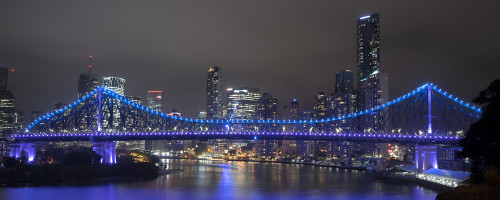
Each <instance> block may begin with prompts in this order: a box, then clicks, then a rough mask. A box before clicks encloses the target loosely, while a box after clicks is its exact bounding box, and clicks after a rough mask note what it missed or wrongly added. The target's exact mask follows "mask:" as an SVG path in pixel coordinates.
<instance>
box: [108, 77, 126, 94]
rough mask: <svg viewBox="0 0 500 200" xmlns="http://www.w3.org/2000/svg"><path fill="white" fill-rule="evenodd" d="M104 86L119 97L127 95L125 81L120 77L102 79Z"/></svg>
mask: <svg viewBox="0 0 500 200" xmlns="http://www.w3.org/2000/svg"><path fill="white" fill-rule="evenodd" d="M102 86H104V87H107V88H109V89H112V90H113V91H115V92H116V93H118V94H119V95H122V96H123V95H124V94H125V79H123V78H120V77H113V76H108V77H103V78H102Z"/></svg>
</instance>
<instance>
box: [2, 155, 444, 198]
mask: <svg viewBox="0 0 500 200" xmlns="http://www.w3.org/2000/svg"><path fill="white" fill-rule="evenodd" d="M164 164H165V168H167V169H170V170H173V172H172V173H171V174H168V175H162V176H159V177H158V178H157V179H154V180H147V181H125V182H124V181H121V182H113V183H100V184H96V183H92V184H90V185H89V183H80V184H71V185H58V186H33V187H17V188H14V187H6V188H0V198H1V199H26V200H34V199H36V200H59V199H61V200H62V199H64V200H66V199H68V200H89V199H112V200H127V199H168V200H171V199H176V200H184V199H185V200H193V199H269V200H280V199H283V200H285V199H287V200H288V199H297V200H299V199H300V200H302V199H362V200H368V199H384V200H387V199H434V198H435V197H436V195H437V193H438V192H441V191H438V190H436V189H433V188H428V187H422V186H419V185H418V184H415V183H411V182H392V181H386V180H377V179H376V178H375V177H373V176H370V175H368V174H366V173H365V172H362V171H357V170H347V169H337V168H328V167H317V166H310V165H298V164H279V163H254V162H223V161H207V160H179V159H172V160H170V159H168V160H164Z"/></svg>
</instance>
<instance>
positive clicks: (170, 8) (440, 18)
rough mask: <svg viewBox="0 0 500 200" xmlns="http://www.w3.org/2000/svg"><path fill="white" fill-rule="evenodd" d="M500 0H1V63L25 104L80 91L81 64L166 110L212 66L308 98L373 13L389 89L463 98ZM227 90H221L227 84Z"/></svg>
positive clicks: (195, 107)
mask: <svg viewBox="0 0 500 200" xmlns="http://www.w3.org/2000/svg"><path fill="white" fill-rule="evenodd" d="M499 7H500V3H498V1H489V2H488V1H480V3H479V2H476V1H422V0H419V1H412V2H410V1H373V0H369V1H338V2H337V1H335V2H334V1H331V0H327V1H290V0H285V1H274V0H273V1H269V0H263V1H234V0H229V1H206V0H200V1H172V2H167V1H135V0H134V1H124V0H120V1H106V2H102V1H66V0H62V1H45V0H44V1H31V2H25V1H1V2H0V65H5V66H14V67H15V72H14V73H11V74H10V77H9V88H10V89H11V90H12V91H13V93H14V95H15V96H16V99H17V107H18V108H20V109H22V110H23V111H24V114H25V118H26V119H27V120H29V118H30V115H31V111H32V110H42V111H44V112H49V111H52V109H53V104H54V103H55V102H64V103H70V102H73V101H74V100H76V97H77V81H78V75H79V74H80V73H84V72H86V71H87V70H88V56H90V55H92V56H93V58H94V59H93V66H94V68H93V72H94V73H96V74H97V75H98V76H99V81H100V80H101V77H102V76H118V77H123V78H125V79H126V84H125V94H126V95H133V96H142V97H143V98H144V97H145V95H146V92H147V90H163V91H165V100H166V104H165V106H166V107H165V110H166V111H170V110H172V109H173V108H175V109H177V110H178V111H180V112H182V113H183V115H186V116H189V117H195V114H196V113H197V112H199V111H203V110H204V109H205V94H206V78H207V70H208V67H209V66H212V65H213V66H215V65H217V66H220V67H221V68H222V72H223V79H224V89H225V88H228V87H233V88H238V87H243V86H248V87H256V88H259V89H260V90H261V92H269V93H271V94H272V95H273V96H275V97H277V98H278V99H279V100H280V104H281V105H282V106H283V105H285V104H289V103H290V101H291V100H292V99H293V98H297V100H298V101H299V102H300V103H301V104H302V105H304V106H305V107H306V108H307V107H310V106H312V99H313V95H314V94H315V93H317V92H319V91H324V92H325V93H327V94H329V93H332V92H333V90H334V80H335V72H337V71H340V70H344V69H351V70H353V71H354V72H355V69H356V20H357V19H358V18H359V17H362V16H364V15H368V14H371V13H380V20H381V47H380V49H381V54H382V55H381V71H382V72H387V73H389V85H390V89H389V91H390V97H391V99H392V98H394V97H397V96H400V95H402V94H404V93H406V92H409V91H411V90H413V89H415V88H416V87H418V86H420V85H422V84H424V83H426V82H433V83H435V84H437V85H438V86H439V87H441V88H443V89H444V90H446V91H449V92H451V93H453V94H454V96H458V97H460V98H462V99H464V100H466V101H469V100H471V99H472V98H474V97H475V96H477V95H478V93H479V92H480V91H481V90H483V89H485V88H486V87H487V85H488V84H489V83H490V82H492V81H493V80H494V79H495V78H498V77H500V59H499V58H500V48H499V47H500V12H499V11H498V10H499ZM224 97H225V93H224Z"/></svg>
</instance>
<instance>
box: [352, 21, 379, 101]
mask: <svg viewBox="0 0 500 200" xmlns="http://www.w3.org/2000/svg"><path fill="white" fill-rule="evenodd" d="M379 24H380V19H379V14H372V15H368V16H364V17H361V18H359V20H358V21H357V44H358V48H357V75H356V78H357V86H356V87H357V95H356V96H357V99H358V101H357V103H356V104H357V108H358V109H359V110H361V109H363V108H364V107H365V102H364V99H365V97H364V95H365V94H364V93H362V92H361V91H360V87H361V80H363V79H365V78H366V77H368V76H369V75H370V74H373V73H374V72H375V71H377V70H380V48H379V47H380V26H379Z"/></svg>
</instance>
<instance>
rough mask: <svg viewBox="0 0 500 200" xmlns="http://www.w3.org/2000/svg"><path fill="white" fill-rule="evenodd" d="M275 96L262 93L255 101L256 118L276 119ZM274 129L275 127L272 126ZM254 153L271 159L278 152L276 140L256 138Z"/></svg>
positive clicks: (259, 156)
mask: <svg viewBox="0 0 500 200" xmlns="http://www.w3.org/2000/svg"><path fill="white" fill-rule="evenodd" d="M278 104H279V102H278V99H277V98H274V97H273V96H272V95H271V94H269V93H264V94H263V95H262V97H261V98H259V100H258V103H257V114H256V119H257V120H277V119H278V108H279V106H278ZM272 128H273V130H275V128H276V127H272ZM254 153H255V155H256V156H257V157H258V158H260V159H273V158H276V156H277V154H278V140H257V141H256V142H255V146H254Z"/></svg>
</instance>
